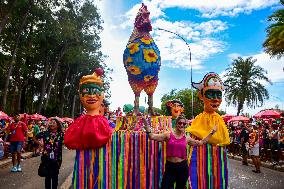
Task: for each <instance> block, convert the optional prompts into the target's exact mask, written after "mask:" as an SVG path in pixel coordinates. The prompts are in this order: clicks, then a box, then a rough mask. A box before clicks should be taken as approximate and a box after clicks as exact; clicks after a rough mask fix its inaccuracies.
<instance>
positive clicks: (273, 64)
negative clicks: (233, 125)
mask: <svg viewBox="0 0 284 189" xmlns="http://www.w3.org/2000/svg"><path fill="white" fill-rule="evenodd" d="M239 56H240V57H243V58H247V57H250V56H252V57H253V59H257V61H256V63H255V64H256V65H258V66H261V67H262V68H264V69H265V70H266V71H267V77H268V78H269V79H270V80H271V81H272V83H273V82H284V70H283V68H284V57H282V58H281V59H276V58H270V56H269V55H267V54H266V53H258V54H253V55H249V56H242V55H241V54H238V53H232V54H229V55H228V57H229V58H230V60H231V59H235V58H237V57H239ZM224 73H225V71H223V72H222V73H221V74H220V76H221V78H222V80H224ZM263 84H265V85H267V84H268V83H266V82H265V83H263ZM268 92H269V94H270V97H271V98H270V99H269V100H267V101H265V102H264V105H263V106H262V107H257V108H255V109H252V108H248V107H246V106H244V113H246V112H247V113H249V114H250V115H254V114H256V113H257V112H259V111H261V110H263V109H268V108H275V106H276V105H279V107H280V108H281V109H283V106H284V101H282V99H279V97H275V96H273V95H271V92H270V91H269V88H268ZM220 108H221V109H222V110H226V111H227V113H229V114H234V115H236V113H237V109H236V107H233V106H229V107H228V106H227V103H226V102H225V100H224V99H223V103H222V105H221V107H220Z"/></svg>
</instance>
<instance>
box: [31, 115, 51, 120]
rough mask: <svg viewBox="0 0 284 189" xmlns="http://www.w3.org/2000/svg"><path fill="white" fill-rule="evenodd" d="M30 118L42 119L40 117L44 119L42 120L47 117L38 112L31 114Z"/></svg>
mask: <svg viewBox="0 0 284 189" xmlns="http://www.w3.org/2000/svg"><path fill="white" fill-rule="evenodd" d="M31 119H35V120H42V119H44V120H47V118H46V117H45V116H43V115H40V114H38V113H35V114H33V115H32V116H31Z"/></svg>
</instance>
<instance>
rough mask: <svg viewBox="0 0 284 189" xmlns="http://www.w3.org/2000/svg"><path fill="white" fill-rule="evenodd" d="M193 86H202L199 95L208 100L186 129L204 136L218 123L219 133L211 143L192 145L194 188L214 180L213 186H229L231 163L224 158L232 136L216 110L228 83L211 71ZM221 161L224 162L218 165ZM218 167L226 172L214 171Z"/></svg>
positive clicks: (205, 100) (198, 136)
mask: <svg viewBox="0 0 284 189" xmlns="http://www.w3.org/2000/svg"><path fill="white" fill-rule="evenodd" d="M192 86H193V87H194V88H196V89H197V90H198V97H199V98H200V100H202V101H203V103H204V111H203V112H202V113H201V114H199V115H198V116H196V118H195V119H194V120H193V122H192V123H191V126H190V127H188V128H186V131H187V132H189V133H190V135H191V136H192V137H193V138H196V139H202V138H204V137H206V136H207V135H208V133H210V131H211V130H212V129H213V127H214V126H215V125H216V126H217V131H216V133H215V134H214V135H213V136H212V137H211V138H210V139H209V140H208V144H207V145H202V146H198V147H191V148H190V157H189V159H190V170H191V176H190V181H191V185H192V188H207V186H204V185H203V184H204V182H205V183H208V182H212V185H211V186H210V187H209V188H222V187H224V188H227V187H228V167H227V161H224V160H225V159H227V149H226V146H227V145H229V144H230V137H229V131H228V128H227V126H226V124H225V122H224V120H223V119H222V117H221V116H220V115H219V114H218V113H217V112H216V111H217V110H218V108H219V106H220V104H221V102H222V91H223V90H224V89H225V86H224V84H223V82H222V80H221V79H220V77H219V75H218V74H216V73H214V72H209V73H207V74H206V75H205V76H204V78H203V79H202V81H201V82H199V83H192ZM218 157H222V158H221V159H220V158H218ZM203 159H207V160H209V162H208V163H207V164H204V163H203V161H202V160H203ZM217 162H218V163H217ZM216 163H217V164H216ZM221 164H222V165H223V166H218V165H221ZM211 165H212V166H211ZM200 170H202V171H200ZM218 171H221V172H223V173H224V174H218V175H216V174H214V173H215V172H218ZM209 178H214V179H213V180H212V179H209ZM220 180H222V183H221V182H219V181H220ZM203 181H204V182H203Z"/></svg>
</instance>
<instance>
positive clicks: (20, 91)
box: [16, 87, 23, 113]
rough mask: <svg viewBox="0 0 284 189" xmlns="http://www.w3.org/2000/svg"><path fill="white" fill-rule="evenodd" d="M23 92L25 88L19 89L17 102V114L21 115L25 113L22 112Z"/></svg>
mask: <svg viewBox="0 0 284 189" xmlns="http://www.w3.org/2000/svg"><path fill="white" fill-rule="evenodd" d="M22 92H23V88H22V87H19V92H18V100H17V109H16V110H17V112H19V113H23V112H21V98H22Z"/></svg>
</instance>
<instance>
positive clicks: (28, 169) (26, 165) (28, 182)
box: [0, 150, 75, 189]
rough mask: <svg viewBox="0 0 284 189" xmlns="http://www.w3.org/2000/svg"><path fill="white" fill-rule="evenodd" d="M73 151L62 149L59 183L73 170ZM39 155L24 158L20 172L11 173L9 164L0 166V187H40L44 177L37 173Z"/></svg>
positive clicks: (17, 188) (36, 188) (4, 188)
mask: <svg viewBox="0 0 284 189" xmlns="http://www.w3.org/2000/svg"><path fill="white" fill-rule="evenodd" d="M74 156H75V152H74V151H69V150H63V162H62V166H61V169H60V175H59V184H58V186H61V184H62V183H63V182H64V181H65V179H66V178H67V177H68V175H70V174H71V172H72V170H73V162H74ZM39 163H40V157H36V158H30V159H26V160H24V161H23V162H22V164H21V166H22V169H23V172H22V173H11V172H10V168H11V167H10V166H7V167H5V168H0V183H1V184H0V189H42V188H44V178H42V177H39V176H38V175H37V169H38V166H39Z"/></svg>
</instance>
